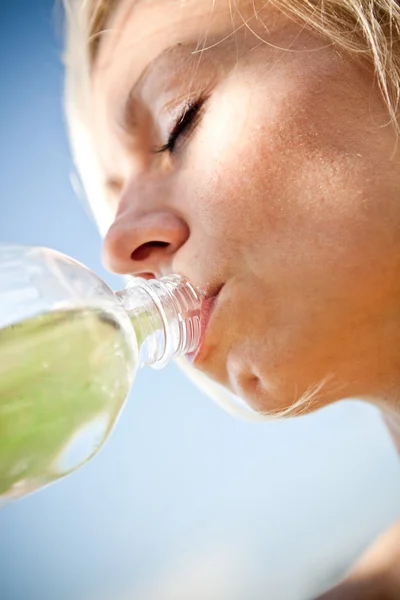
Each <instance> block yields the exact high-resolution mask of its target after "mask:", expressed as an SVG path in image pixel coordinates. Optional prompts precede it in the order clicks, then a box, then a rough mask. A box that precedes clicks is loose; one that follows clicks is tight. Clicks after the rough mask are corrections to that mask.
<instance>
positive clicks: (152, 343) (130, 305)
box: [115, 275, 201, 369]
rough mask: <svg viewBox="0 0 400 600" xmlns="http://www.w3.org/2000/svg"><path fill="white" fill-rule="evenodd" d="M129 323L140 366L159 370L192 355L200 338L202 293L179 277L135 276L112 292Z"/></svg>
mask: <svg viewBox="0 0 400 600" xmlns="http://www.w3.org/2000/svg"><path fill="white" fill-rule="evenodd" d="M115 294H116V296H117V298H118V299H119V301H120V302H121V304H122V306H123V307H124V309H125V310H126V312H127V313H128V315H129V318H130V320H131V323H132V326H133V329H134V332H135V335H136V339H137V343H138V349H139V364H138V366H139V367H142V366H151V367H152V368H153V369H162V368H164V367H165V366H167V365H168V364H169V362H170V361H171V359H172V358H173V357H176V356H180V355H182V354H188V353H190V352H195V351H196V350H197V347H198V345H199V343H200V336H201V319H200V308H201V294H200V293H199V292H197V291H196V289H195V288H194V287H193V286H192V285H191V284H190V283H189V282H188V281H187V280H186V279H185V278H183V277H182V276H180V275H168V276H166V277H162V278H161V279H150V280H148V279H143V278H142V277H134V278H132V280H131V281H129V283H128V284H127V286H126V288H125V289H123V290H120V291H118V292H116V293H115Z"/></svg>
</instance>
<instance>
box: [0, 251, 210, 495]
mask: <svg viewBox="0 0 400 600" xmlns="http://www.w3.org/2000/svg"><path fill="white" fill-rule="evenodd" d="M201 301H202V293H201V292H199V291H197V290H195V289H194V287H193V286H192V285H191V284H190V283H189V282H188V281H186V280H185V279H184V278H182V277H181V276H179V275H171V276H168V277H163V278H161V279H159V280H146V279H143V278H139V277H136V278H132V280H131V281H130V283H129V284H128V285H127V287H126V288H125V289H124V290H121V291H118V292H115V293H114V292H113V291H112V290H111V289H110V288H109V287H108V286H107V285H106V284H105V283H104V281H102V280H101V279H100V278H99V277H97V276H96V275H95V274H94V273H93V272H92V271H90V270H89V269H87V268H86V267H84V266H83V265H81V264H80V263H78V262H76V261H75V260H73V259H71V258H69V257H67V256H65V255H63V254H61V253H59V252H56V251H54V250H49V249H46V248H36V247H26V246H17V245H3V246H0V504H5V503H7V502H8V501H10V500H11V499H14V498H18V497H21V496H23V495H25V494H27V493H30V492H32V491H34V490H36V489H38V488H40V487H43V486H44V485H47V484H48V483H50V482H52V481H54V480H56V479H59V478H60V477H63V476H65V475H67V474H68V473H70V472H72V471H74V470H75V469H77V468H78V467H80V466H81V465H83V464H84V463H85V462H86V461H87V460H89V459H90V458H91V457H92V456H93V455H94V454H95V453H96V452H97V451H98V450H99V449H100V447H101V446H102V445H103V443H104V442H105V440H106V439H107V437H108V436H109V434H110V432H111V430H112V428H113V426H114V424H115V422H116V420H117V418H118V415H119V414H120V412H121V409H122V407H123V405H124V402H125V400H126V397H127V395H128V393H129V391H130V389H131V387H132V383H133V380H134V376H135V373H136V371H137V370H138V369H139V368H140V367H144V366H151V367H153V368H156V369H158V368H162V367H164V366H166V365H167V364H168V363H169V362H170V360H171V358H172V357H174V356H178V355H181V354H186V353H191V352H195V351H196V349H197V348H198V345H199V343H200V335H201V330H200V329H201V319H200V307H201Z"/></svg>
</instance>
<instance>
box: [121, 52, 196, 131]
mask: <svg viewBox="0 0 400 600" xmlns="http://www.w3.org/2000/svg"><path fill="white" fill-rule="evenodd" d="M183 47H184V44H182V43H181V42H177V43H176V44H173V45H172V46H167V47H166V48H164V50H161V52H159V54H157V55H156V56H155V57H154V58H153V59H152V60H151V61H150V62H149V63H148V64H147V65H146V66H145V67H144V69H143V70H142V72H141V73H140V75H139V77H138V78H137V80H136V81H135V82H134V83H133V85H132V86H131V88H130V89H129V93H128V94H127V96H126V99H125V102H124V104H123V106H122V109H121V113H120V116H119V119H118V124H119V125H120V127H121V128H122V130H123V131H131V130H132V129H134V128H137V126H138V121H137V120H136V119H135V117H134V115H133V114H132V104H133V99H134V98H135V96H136V95H137V91H138V88H139V87H140V86H141V85H142V84H143V82H144V81H145V80H146V79H147V77H148V76H149V74H150V73H151V71H152V70H153V69H154V68H155V67H156V66H157V65H158V64H159V63H160V62H161V61H162V60H164V59H165V57H167V56H168V55H169V54H172V53H173V52H174V51H175V50H176V49H177V48H183Z"/></svg>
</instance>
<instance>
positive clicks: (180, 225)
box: [103, 186, 189, 278]
mask: <svg viewBox="0 0 400 600" xmlns="http://www.w3.org/2000/svg"><path fill="white" fill-rule="evenodd" d="M157 187H158V186H157ZM144 191H145V190H143V192H144ZM155 191H156V192H157V193H156V194H155V195H156V196H157V198H156V199H155V200H153V199H152V198H151V194H149V189H147V193H142V194H140V191H139V190H138V188H136V189H135V194H134V196H133V197H132V195H131V196H128V195H127V197H125V198H123V199H122V200H121V203H120V206H119V209H118V211H117V215H116V217H115V220H114V222H113V223H112V225H111V227H110V228H109V230H108V232H107V234H106V237H105V239H104V242H103V263H104V264H105V266H106V267H107V268H108V269H109V270H110V271H113V272H114V273H120V274H123V273H129V274H132V275H137V276H140V277H146V278H150V277H156V278H157V277H161V276H163V275H166V274H168V273H171V271H172V261H173V259H174V256H175V255H176V253H177V251H178V250H179V248H181V247H182V246H183V244H184V243H185V242H186V240H187V239H188V237H189V227H188V225H187V223H186V222H185V220H184V219H183V218H182V217H181V216H179V215H178V214H177V212H176V211H174V210H173V208H172V207H168V206H167V205H166V204H165V202H162V197H161V198H160V197H159V194H160V192H161V190H160V189H158V190H155Z"/></svg>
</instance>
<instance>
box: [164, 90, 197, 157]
mask: <svg viewBox="0 0 400 600" xmlns="http://www.w3.org/2000/svg"><path fill="white" fill-rule="evenodd" d="M203 104H204V99H198V100H196V101H193V102H192V103H189V104H188V105H186V107H185V109H184V110H183V112H182V114H181V115H180V117H179V118H178V120H177V121H176V123H175V125H174V127H173V129H172V131H171V133H170V134H169V137H168V141H167V143H166V144H164V145H163V146H160V147H159V148H156V149H155V150H154V151H155V152H157V153H161V152H170V153H171V154H173V153H174V151H175V150H176V148H177V145H178V142H182V141H184V139H186V138H187V137H188V136H189V135H190V134H191V133H192V131H193V130H194V128H195V127H196V125H197V124H198V122H199V120H200V116H201V114H200V113H201V108H202V106H203Z"/></svg>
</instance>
